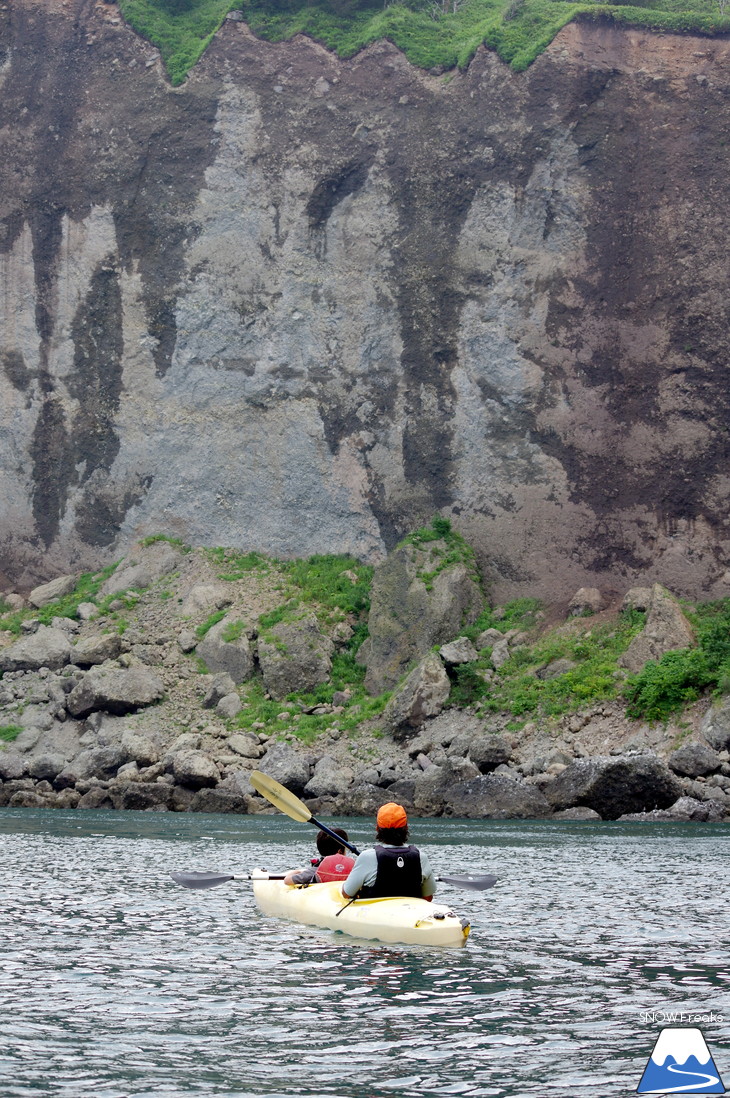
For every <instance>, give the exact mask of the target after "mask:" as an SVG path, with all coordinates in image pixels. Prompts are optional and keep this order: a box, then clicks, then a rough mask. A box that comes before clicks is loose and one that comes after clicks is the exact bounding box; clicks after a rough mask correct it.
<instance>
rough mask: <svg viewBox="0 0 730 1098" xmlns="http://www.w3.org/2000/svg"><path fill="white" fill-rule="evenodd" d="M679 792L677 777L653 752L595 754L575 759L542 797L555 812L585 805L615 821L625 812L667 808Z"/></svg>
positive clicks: (605, 818) (603, 816) (605, 817)
mask: <svg viewBox="0 0 730 1098" xmlns="http://www.w3.org/2000/svg"><path fill="white" fill-rule="evenodd" d="M681 792H682V790H681V786H680V784H679V782H678V780H677V778H676V777H675V776H674V774H672V772H671V771H670V770H669V769H668V767H667V766H665V764H664V763H663V762H661V761H660V760H659V759H658V758H656V756H654V755H612V756H602V755H598V756H594V757H592V758H588V759H575V760H574V761H573V762H572V763H571V764H570V766H567V767H566V768H565V770H563V771H562V773H560V774H558V775H557V776H556V777H555V778H554V779H553V781H552V782H551V783H550V784H549V785H548V786H547V787H546V789H545V796H546V797H547V799H548V801H549V802H550V804H551V805H552V807H553V809H554V810H555V811H557V812H559V811H561V810H562V809H564V808H573V807H574V806H576V805H585V806H586V807H587V808H592V809H593V810H594V811H595V812H598V814H599V815H600V816H601V817H602V818H603V819H604V820H616V819H618V817H619V816H623V815H625V814H626V813H628V812H646V811H651V810H652V809H654V808H667V807H668V806H669V805H670V804H673V803H674V801H676V800H677V798H678V797H679V796H680V795H681Z"/></svg>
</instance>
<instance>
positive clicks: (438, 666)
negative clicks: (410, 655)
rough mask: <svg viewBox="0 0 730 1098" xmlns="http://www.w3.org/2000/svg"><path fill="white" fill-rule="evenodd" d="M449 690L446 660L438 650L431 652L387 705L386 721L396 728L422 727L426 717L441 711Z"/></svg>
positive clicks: (396, 729)
mask: <svg viewBox="0 0 730 1098" xmlns="http://www.w3.org/2000/svg"><path fill="white" fill-rule="evenodd" d="M450 690H451V683H450V682H449V676H448V675H447V674H446V669H445V668H444V665H443V663H442V662H441V660H440V659H439V657H438V656H437V655H436V653H435V652H429V654H428V655H427V656H426V657H425V658H424V659H422V660H421V662H420V663H419V664H418V666H417V667H415V668H414V669H413V671H411V673H410V675H409V676H408V677H407V679H406V680H405V682H404V683H403V685H402V686H401V687H400V688H399V689H398V690H397V691H396V692H395V694H394V695H393V697H392V698H391V699H390V701H389V702H388V704H387V705H386V707H385V709H384V710H383V716H382V721H383V724H384V725H385V727H386V728H390V729H392V730H393V731H394V732H396V731H399V730H400V731H405V732H406V733H407V732H408V731H412V730H413V729H416V728H420V726H421V725H422V724H423V723H424V721H425V720H427V719H428V718H429V717H435V716H437V715H438V714H439V713H440V712H441V710H442V709H443V707H444V705H445V704H446V700H447V698H448V696H449V692H450Z"/></svg>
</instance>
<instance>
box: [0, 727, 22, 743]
mask: <svg viewBox="0 0 730 1098" xmlns="http://www.w3.org/2000/svg"><path fill="white" fill-rule="evenodd" d="M22 731H23V729H22V728H21V727H20V725H19V724H0V740H1V741H2V742H3V743H12V742H13V740H17V738H18V736H19V735H20V733H21V732H22Z"/></svg>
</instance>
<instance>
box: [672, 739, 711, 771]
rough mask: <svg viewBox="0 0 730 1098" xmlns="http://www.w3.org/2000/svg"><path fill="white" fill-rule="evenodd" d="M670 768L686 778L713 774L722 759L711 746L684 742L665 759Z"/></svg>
mask: <svg viewBox="0 0 730 1098" xmlns="http://www.w3.org/2000/svg"><path fill="white" fill-rule="evenodd" d="M667 764H668V766H669V769H670V770H673V771H674V773H675V774H682V775H683V776H684V777H687V778H699V777H703V776H704V775H706V774H714V773H715V772H716V771H717V770H719V769H720V767H721V765H722V759H721V758H720V756H719V755H718V754H717V752H716V751H713V750H712V748H711V747H706V746H705V745H704V744H702V743H685V744H683V745H682V747H680V748H679V749H678V750H677V751H673V752H672V754H671V755H670V756H669V758H668V759H667Z"/></svg>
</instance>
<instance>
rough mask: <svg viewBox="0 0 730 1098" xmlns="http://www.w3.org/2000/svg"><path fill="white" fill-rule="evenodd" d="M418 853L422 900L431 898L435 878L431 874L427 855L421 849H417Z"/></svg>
mask: <svg viewBox="0 0 730 1098" xmlns="http://www.w3.org/2000/svg"><path fill="white" fill-rule="evenodd" d="M418 853H419V854H420V856H421V895H422V896H423V898H424V900H432V899H433V897H434V893H435V892H436V878H435V877H434V875H433V870H432V869H431V863H430V862H429V860H428V855H426V854H424V853H423V851H422V850H419V851H418Z"/></svg>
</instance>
